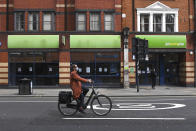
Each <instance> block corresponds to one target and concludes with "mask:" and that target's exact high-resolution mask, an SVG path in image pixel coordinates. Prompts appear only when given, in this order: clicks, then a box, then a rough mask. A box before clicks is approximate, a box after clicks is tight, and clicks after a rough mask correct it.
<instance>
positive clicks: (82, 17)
mask: <svg viewBox="0 0 196 131" xmlns="http://www.w3.org/2000/svg"><path fill="white" fill-rule="evenodd" d="M76 20H77V22H76V23H77V26H76V27H77V31H85V30H86V14H85V13H78V14H77V18H76Z"/></svg>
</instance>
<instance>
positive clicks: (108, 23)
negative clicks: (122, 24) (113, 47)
mask: <svg viewBox="0 0 196 131" xmlns="http://www.w3.org/2000/svg"><path fill="white" fill-rule="evenodd" d="M113 21H114V20H113V14H111V13H106V14H105V15H104V26H105V31H112V30H114V27H113V25H114V24H113Z"/></svg>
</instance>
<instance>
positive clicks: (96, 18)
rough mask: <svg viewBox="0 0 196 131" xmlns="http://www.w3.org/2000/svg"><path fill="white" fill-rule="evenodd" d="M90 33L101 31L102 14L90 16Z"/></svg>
mask: <svg viewBox="0 0 196 131" xmlns="http://www.w3.org/2000/svg"><path fill="white" fill-rule="evenodd" d="M90 31H100V14H99V13H91V14H90Z"/></svg>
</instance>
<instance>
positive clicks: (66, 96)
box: [59, 91, 72, 104]
mask: <svg viewBox="0 0 196 131" xmlns="http://www.w3.org/2000/svg"><path fill="white" fill-rule="evenodd" d="M71 97H72V91H60V92H59V102H60V103H63V104H67V103H71Z"/></svg>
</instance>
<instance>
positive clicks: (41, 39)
mask: <svg viewBox="0 0 196 131" xmlns="http://www.w3.org/2000/svg"><path fill="white" fill-rule="evenodd" d="M8 48H59V35H9V36H8Z"/></svg>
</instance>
